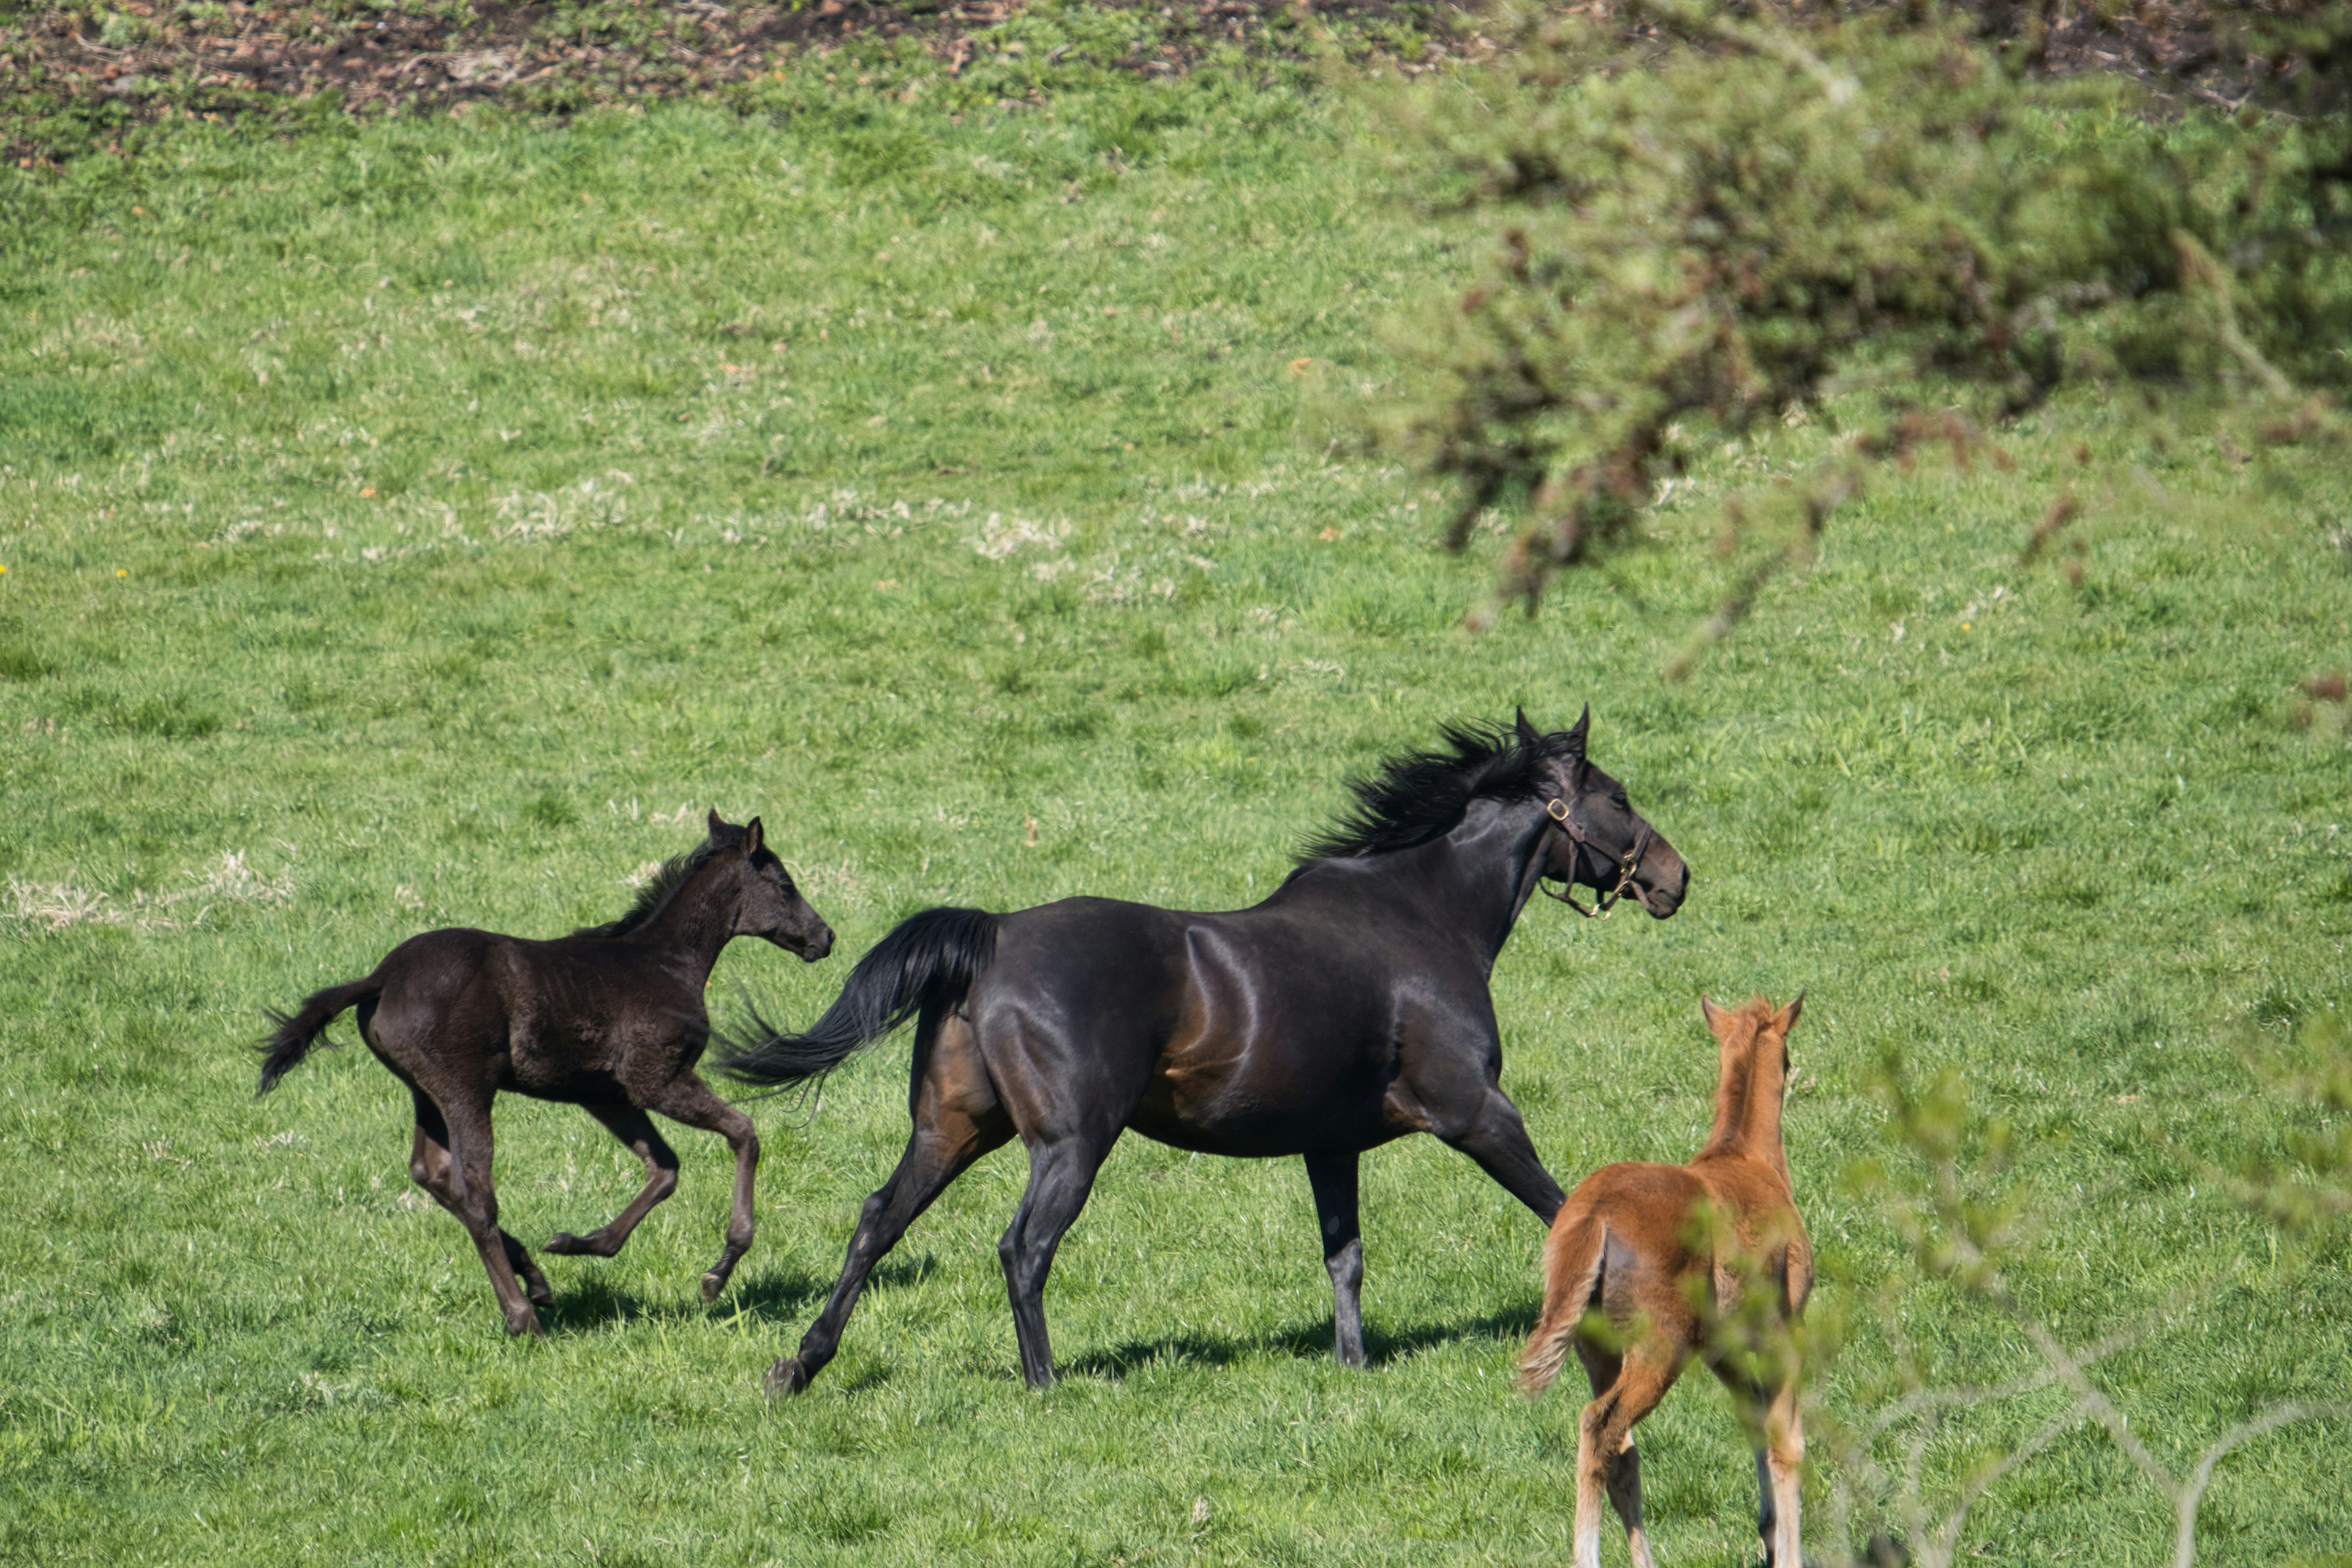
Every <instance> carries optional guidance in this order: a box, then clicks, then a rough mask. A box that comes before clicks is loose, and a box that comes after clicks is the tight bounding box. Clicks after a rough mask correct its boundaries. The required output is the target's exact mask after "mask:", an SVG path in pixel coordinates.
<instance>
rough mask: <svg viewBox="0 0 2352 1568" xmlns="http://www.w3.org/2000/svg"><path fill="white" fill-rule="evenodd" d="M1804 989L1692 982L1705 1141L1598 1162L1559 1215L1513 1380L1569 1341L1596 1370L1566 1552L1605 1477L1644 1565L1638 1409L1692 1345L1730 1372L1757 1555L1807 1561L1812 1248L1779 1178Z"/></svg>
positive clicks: (1591, 1530)
mask: <svg viewBox="0 0 2352 1568" xmlns="http://www.w3.org/2000/svg"><path fill="white" fill-rule="evenodd" d="M1804 1000H1805V999H1804V997H1802V996H1801V995H1800V996H1799V997H1798V998H1797V999H1796V1000H1795V1001H1793V1002H1791V1003H1790V1004H1789V1005H1787V1006H1786V1007H1783V1008H1780V1010H1778V1011H1777V1012H1776V1011H1774V1009H1773V1007H1772V1005H1771V1004H1770V1003H1769V1002H1768V1001H1766V1000H1765V999H1764V998H1762V997H1760V996H1759V997H1757V998H1756V999H1755V1000H1753V1001H1751V1002H1749V1003H1748V1004H1747V1005H1745V1006H1742V1007H1740V1008H1738V1009H1737V1010H1736V1011H1731V1012H1726V1011H1724V1010H1723V1009H1722V1008H1719V1007H1717V1006H1716V1005H1715V1004H1713V1003H1712V1002H1708V1001H1706V999H1705V998H1701V1000H1700V1006H1701V1007H1702V1009H1703V1010H1704V1011H1705V1013H1706V1023H1707V1027H1708V1028H1710V1029H1712V1030H1713V1031H1714V1032H1715V1037H1716V1039H1717V1042H1718V1044H1719V1045H1720V1047H1721V1068H1720V1070H1719V1073H1718V1076H1717V1083H1716V1090H1715V1131H1714V1132H1713V1134H1712V1135H1711V1136H1709V1137H1708V1139H1707V1141H1706V1147H1705V1148H1703V1149H1701V1150H1700V1151H1699V1152H1698V1154H1697V1156H1696V1158H1694V1159H1693V1160H1692V1161H1691V1163H1689V1164H1687V1165H1655V1164H1622V1165H1609V1166H1604V1167H1603V1168H1602V1169H1601V1170H1598V1171H1595V1172H1594V1173H1592V1174H1591V1175H1590V1176H1587V1177H1586V1178H1585V1179H1584V1181H1583V1182H1582V1183H1581V1184H1579V1185H1578V1187H1577V1189H1576V1191H1575V1192H1573V1193H1571V1194H1569V1198H1568V1202H1567V1203H1566V1204H1564V1205H1561V1207H1560V1211H1559V1216H1558V1217H1557V1218H1556V1219H1555V1220H1554V1221H1553V1224H1552V1229H1551V1238H1550V1240H1549V1242H1548V1243H1546V1245H1545V1247H1544V1309H1543V1317H1542V1319H1541V1320H1540V1321H1538V1323H1537V1324H1536V1329H1535V1332H1534V1333H1533V1334H1532V1335H1531V1336H1530V1337H1529V1338H1528V1348H1527V1351H1526V1352H1525V1353H1524V1354H1523V1355H1522V1356H1521V1357H1520V1360H1519V1386H1520V1387H1521V1388H1522V1389H1524V1390H1525V1391H1526V1392H1527V1394H1528V1395H1529V1396H1530V1397H1533V1396H1534V1395H1536V1394H1540V1393H1542V1392H1543V1391H1544V1389H1545V1388H1546V1387H1548V1386H1549V1384H1550V1383H1551V1380H1552V1379H1553V1378H1554V1377H1556V1376H1557V1375H1559V1370H1560V1368H1561V1366H1562V1365H1564V1364H1565V1363H1566V1362H1567V1360H1568V1355H1569V1352H1570V1351H1571V1350H1573V1351H1574V1352H1576V1355H1577V1359H1579V1360H1580V1361H1581V1362H1582V1363H1584V1371H1585V1375H1586V1376H1587V1377H1588V1378H1589V1379H1590V1380H1591V1384H1592V1402H1591V1404H1589V1405H1586V1406H1585V1407H1584V1413H1583V1415H1582V1417H1581V1419H1580V1421H1579V1423H1578V1432H1577V1446H1576V1557H1575V1562H1576V1568H1600V1563H1601V1493H1602V1492H1603V1491H1604V1490H1605V1491H1606V1492H1607V1493H1608V1495H1609V1500H1610V1502H1611V1503H1612V1505H1614V1506H1615V1508H1616V1510H1617V1516H1618V1518H1619V1519H1621V1520H1622V1521H1624V1524H1625V1535H1626V1541H1627V1544H1628V1545H1629V1547H1630V1548H1631V1550H1632V1552H1633V1562H1634V1564H1635V1568H1652V1559H1651V1556H1650V1547H1649V1542H1648V1541H1647V1540H1646V1539H1645V1538H1644V1536H1643V1531H1642V1472H1641V1460H1640V1456H1639V1455H1638V1454H1637V1453H1636V1452H1635V1450H1634V1447H1633V1426H1634V1425H1635V1423H1637V1422H1639V1421H1640V1420H1641V1419H1642V1417H1643V1416H1644V1415H1648V1414H1649V1413H1650V1412H1651V1411H1652V1410H1654V1409H1656V1408H1657V1405H1658V1402H1659V1401H1660V1400H1662V1399H1664V1397H1665V1395H1666V1390H1667V1389H1669V1388H1671V1387H1673V1386H1674V1383H1675V1378H1677V1377H1678V1376H1680V1375H1681V1374H1682V1371H1683V1369H1684V1368H1685V1366H1687V1365H1688V1364H1689V1363H1690V1362H1691V1360H1692V1358H1693V1357H1696V1358H1698V1359H1700V1360H1703V1361H1705V1362H1706V1363H1707V1364H1708V1366H1709V1367H1710V1368H1712V1369H1713V1371H1714V1372H1715V1373H1716V1374H1717V1376H1718V1377H1720V1378H1722V1379H1723V1381H1724V1384H1725V1385H1726V1386H1727V1387H1728V1388H1729V1389H1730V1390H1731V1393H1732V1396H1733V1398H1734V1399H1735V1400H1737V1401H1738V1402H1739V1405H1740V1406H1741V1415H1742V1416H1743V1418H1744V1420H1745V1423H1746V1424H1747V1425H1748V1430H1749V1437H1750V1441H1751V1442H1752V1443H1754V1444H1755V1446H1756V1479H1757V1490H1758V1505H1757V1531H1758V1532H1759V1534H1761V1535H1762V1536H1763V1538H1764V1560H1765V1562H1766V1563H1767V1564H1769V1565H1771V1568H1799V1565H1800V1564H1801V1563H1802V1562H1803V1558H1802V1557H1801V1555H1800V1554H1799V1548H1798V1533H1799V1532H1798V1527H1797V1525H1798V1521H1797V1471H1798V1466H1799V1465H1800V1463H1801V1461H1802V1460H1803V1458H1804V1455H1805V1439H1804V1433H1803V1430H1802V1428H1801V1426H1800V1425H1799V1422H1798V1415H1797V1353H1796V1349H1795V1346H1794V1343H1793V1342H1792V1341H1791V1339H1790V1333H1789V1329H1790V1325H1791V1324H1793V1323H1794V1322H1795V1321H1796V1320H1797V1318H1798V1317H1799V1316H1800V1315H1801V1313H1802V1312H1803V1310H1804V1306H1805V1297H1806V1295H1807V1294H1808V1293H1809V1292H1810V1291H1811V1289H1812V1283H1813V1253H1812V1245H1811V1242H1810V1241H1809V1240H1808V1239H1807V1237H1806V1236H1805V1225H1804V1221H1803V1220H1802V1219H1801V1218H1800V1217H1799V1216H1798V1214H1797V1205H1796V1202H1795V1199H1794V1196H1793V1194H1792V1193H1791V1190H1790V1183H1789V1161H1788V1156H1787V1155H1786V1153H1785V1152H1783V1151H1782V1147H1781V1142H1780V1100H1781V1095H1782V1093H1783V1091H1784V1089H1785V1088H1786V1085H1787V1082H1788V1071H1789V1047H1788V1039H1789V1030H1790V1028H1791V1027H1792V1026H1794V1025H1795V1024H1796V1022H1797V1015H1798V1012H1799V1011H1800V1009H1801V1007H1802V1006H1803V1005H1804ZM1596 1315H1597V1321H1596Z"/></svg>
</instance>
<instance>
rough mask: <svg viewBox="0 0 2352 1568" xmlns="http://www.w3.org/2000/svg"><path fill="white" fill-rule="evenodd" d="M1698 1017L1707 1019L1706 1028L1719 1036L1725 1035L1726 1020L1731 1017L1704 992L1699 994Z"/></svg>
mask: <svg viewBox="0 0 2352 1568" xmlns="http://www.w3.org/2000/svg"><path fill="white" fill-rule="evenodd" d="M1698 1016H1700V1017H1702V1018H1705V1019H1706V1026H1707V1027H1708V1028H1709V1029H1710V1030H1712V1031H1713V1032H1714V1033H1715V1034H1717V1035H1718V1036H1720V1035H1721V1034H1722V1033H1723V1021H1724V1019H1726V1018H1727V1017H1729V1016H1730V1015H1729V1014H1727V1013H1726V1012H1725V1011H1724V1010H1723V1009H1722V1008H1720V1007H1718V1006H1717V1005H1715V999H1714V998H1713V997H1711V996H1709V995H1708V994H1706V992H1704V991H1702V992H1700V993H1699V994H1698Z"/></svg>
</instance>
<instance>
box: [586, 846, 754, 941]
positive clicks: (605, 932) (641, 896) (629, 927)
mask: <svg viewBox="0 0 2352 1568" xmlns="http://www.w3.org/2000/svg"><path fill="white" fill-rule="evenodd" d="M735 831H736V832H737V833H738V834H740V833H741V832H742V829H741V828H737V829H736V830H735ZM727 842H728V841H727V840H725V839H723V838H706V839H704V840H703V841H702V842H701V843H699V844H698V845H696V846H695V847H693V848H691V849H688V850H687V851H686V852H684V853H683V854H678V855H673V856H671V857H670V858H668V859H667V860H665V861H663V862H662V863H661V868H660V869H658V870H656V872H655V873H654V874H653V875H652V876H650V877H648V878H646V880H645V885H644V886H642V887H640V888H639V889H637V896H636V898H635V900H632V901H631V902H630V904H629V907H628V910H627V912H625V913H624V914H623V915H622V916H621V918H620V919H619V920H616V921H610V922H608V923H606V924H604V925H600V926H582V927H581V928H580V929H579V930H578V931H573V932H572V935H573V936H626V935H628V934H629V933H630V932H631V931H635V930H636V929H637V928H638V927H639V926H641V925H644V924H645V923H646V921H649V920H651V919H653V918H654V916H655V915H656V914H658V913H660V912H661V909H662V906H663V905H665V904H667V903H668V902H669V901H670V900H671V899H672V898H673V897H675V896H676V895H677V890H678V889H680V888H682V887H684V886H686V879H688V877H691V876H693V875H694V873H695V872H696V870H698V868H700V867H701V866H702V864H703V862H704V861H706V860H708V859H709V858H711V857H712V856H713V855H716V854H718V853H719V851H720V850H721V849H724V848H726V847H727Z"/></svg>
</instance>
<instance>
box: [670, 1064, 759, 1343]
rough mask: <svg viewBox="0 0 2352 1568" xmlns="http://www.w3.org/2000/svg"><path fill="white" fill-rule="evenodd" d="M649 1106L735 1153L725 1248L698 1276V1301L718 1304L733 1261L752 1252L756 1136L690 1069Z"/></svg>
mask: <svg viewBox="0 0 2352 1568" xmlns="http://www.w3.org/2000/svg"><path fill="white" fill-rule="evenodd" d="M651 1108H652V1109H653V1110H658V1111H660V1112H661V1113H662V1114H663V1115H664V1116H667V1117H668V1118H669V1119H670V1120H671V1121H683V1122H685V1123H686V1124H687V1125H688V1127H699V1128H701V1129H702V1130H703V1131H706V1132H716V1133H718V1134H719V1136H720V1137H721V1138H724V1139H726V1140H727V1147H728V1148H730V1149H731V1150H733V1151H734V1152H735V1206H734V1208H733V1209H732V1211H730V1213H729V1215H728V1216H727V1247H726V1249H725V1250H724V1251H722V1252H720V1253H719V1261H718V1262H716V1263H714V1264H712V1265H711V1266H710V1270H709V1272H708V1273H706V1274H705V1275H703V1277H702V1299H703V1300H706V1301H716V1300H719V1292H720V1291H721V1290H724V1289H727V1279H728V1276H730V1275H731V1274H733V1273H734V1272H735V1265H736V1263H737V1262H738V1261H740V1259H741V1258H742V1256H743V1255H744V1254H745V1253H747V1252H749V1251H751V1184H752V1178H753V1177H754V1176H755V1175H756V1174H757V1173H759V1169H760V1134H759V1133H758V1132H757V1131H755V1130H754V1129H753V1128H752V1126H751V1118H750V1117H748V1116H746V1115H744V1114H743V1113H742V1112H741V1111H740V1110H736V1109H735V1108H734V1107H733V1106H731V1105H730V1104H728V1103H727V1102H726V1101H725V1100H721V1099H719V1097H718V1096H717V1095H716V1094H713V1093H712V1092H711V1091H710V1086H709V1084H707V1083H705V1082H703V1081H702V1079H700V1078H698V1077H697V1076H696V1075H695V1074H694V1073H693V1072H692V1071H690V1070H689V1071H687V1072H682V1073H680V1074H678V1076H677V1077H676V1078H674V1079H670V1081H669V1083H668V1084H667V1087H665V1088H664V1089H662V1091H661V1093H660V1094H659V1095H658V1096H656V1098H655V1099H654V1100H652V1101H651Z"/></svg>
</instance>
